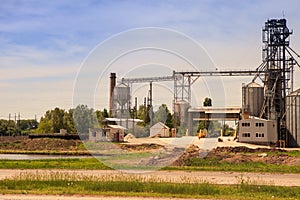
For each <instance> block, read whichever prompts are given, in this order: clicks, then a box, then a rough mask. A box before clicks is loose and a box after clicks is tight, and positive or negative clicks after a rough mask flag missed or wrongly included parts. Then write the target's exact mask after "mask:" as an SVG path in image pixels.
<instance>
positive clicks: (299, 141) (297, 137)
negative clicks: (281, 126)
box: [286, 89, 300, 147]
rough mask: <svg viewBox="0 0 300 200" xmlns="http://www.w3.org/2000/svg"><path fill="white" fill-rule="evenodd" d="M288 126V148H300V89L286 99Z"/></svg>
mask: <svg viewBox="0 0 300 200" xmlns="http://www.w3.org/2000/svg"><path fill="white" fill-rule="evenodd" d="M286 126H287V132H288V146H289V147H299V146H300V89H298V90H296V91H294V92H292V93H291V94H289V95H288V96H287V97H286Z"/></svg>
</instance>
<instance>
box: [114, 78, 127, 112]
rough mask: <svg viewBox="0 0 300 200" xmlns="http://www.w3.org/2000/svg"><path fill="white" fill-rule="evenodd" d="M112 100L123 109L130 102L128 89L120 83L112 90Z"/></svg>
mask: <svg viewBox="0 0 300 200" xmlns="http://www.w3.org/2000/svg"><path fill="white" fill-rule="evenodd" d="M114 100H115V101H116V102H117V103H118V104H119V105H120V106H121V107H123V106H124V105H125V104H127V103H128V102H129V100H130V87H128V86H127V85H126V84H124V83H121V84H119V85H117V86H116V87H115V88H114Z"/></svg>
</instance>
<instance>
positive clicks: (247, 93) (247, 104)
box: [242, 82, 264, 117]
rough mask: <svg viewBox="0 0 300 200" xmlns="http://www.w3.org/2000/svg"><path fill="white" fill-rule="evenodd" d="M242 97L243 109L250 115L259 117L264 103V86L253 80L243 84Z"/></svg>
mask: <svg viewBox="0 0 300 200" xmlns="http://www.w3.org/2000/svg"><path fill="white" fill-rule="evenodd" d="M242 99H243V100H242V103H243V105H242V109H243V111H247V112H248V113H249V114H250V115H251V116H256V117H259V116H260V112H261V109H262V106H263V103H264V88H263V87H262V86H261V85H259V84H258V83H255V82H251V83H249V84H247V85H245V84H243V88H242Z"/></svg>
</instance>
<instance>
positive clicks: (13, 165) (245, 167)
mask: <svg viewBox="0 0 300 200" xmlns="http://www.w3.org/2000/svg"><path fill="white" fill-rule="evenodd" d="M132 156H134V155H132ZM129 157H130V156H129ZM110 164H111V165H110V166H114V167H115V168H117V169H154V170H155V169H156V168H154V167H153V166H152V167H151V166H149V167H150V168H147V166H136V167H135V166H134V165H131V166H128V167H126V166H125V165H123V166H122V164H121V163H120V164H119V165H118V162H116V163H115V164H114V163H110ZM143 167H144V168H143ZM0 169H90V170H106V169H111V168H110V167H108V166H106V165H105V164H103V163H101V162H99V160H97V159H96V158H67V159H43V160H0ZM158 169H159V168H158ZM162 170H190V171H232V172H270V173H300V166H284V165H275V164H266V163H262V162H245V163H240V164H235V163H227V162H220V161H218V160H216V159H201V158H193V159H190V160H188V161H187V162H186V166H183V167H175V166H170V167H164V168H162Z"/></svg>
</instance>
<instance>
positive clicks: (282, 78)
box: [110, 19, 300, 147]
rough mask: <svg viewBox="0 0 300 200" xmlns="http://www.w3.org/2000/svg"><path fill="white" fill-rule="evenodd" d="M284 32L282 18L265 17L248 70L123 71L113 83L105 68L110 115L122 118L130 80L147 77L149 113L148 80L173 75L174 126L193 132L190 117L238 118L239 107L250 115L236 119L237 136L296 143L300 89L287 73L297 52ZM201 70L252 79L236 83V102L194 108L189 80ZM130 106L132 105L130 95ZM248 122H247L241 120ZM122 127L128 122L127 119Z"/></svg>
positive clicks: (125, 114)
mask: <svg viewBox="0 0 300 200" xmlns="http://www.w3.org/2000/svg"><path fill="white" fill-rule="evenodd" d="M290 35H292V31H290V30H289V28H288V27H287V20H286V19H269V20H267V21H266V22H265V24H264V27H263V29H262V39H263V40H262V42H263V49H262V58H263V59H262V64H261V65H259V66H258V67H255V68H254V70H226V71H222V70H216V71H180V72H177V71H173V74H172V75H170V76H162V77H137V78H124V77H123V78H122V79H121V80H120V83H119V84H118V85H117V86H116V74H115V73H111V77H110V79H111V84H110V113H111V115H112V116H113V117H117V118H122V119H126V120H127V121H128V119H129V111H130V109H132V107H133V105H132V103H131V99H132V95H131V87H132V84H136V83H145V82H149V86H150V87H149V91H148V94H147V95H148V96H147V97H145V99H144V105H145V106H147V108H149V109H150V114H152V113H153V110H152V109H153V107H152V98H153V97H152V83H153V82H161V81H173V82H174V98H173V111H174V127H175V128H178V127H180V128H181V129H182V128H183V129H186V130H187V133H188V135H195V134H196V133H195V130H194V128H193V122H194V121H196V120H221V121H226V120H234V121H238V120H240V118H241V113H243V114H244V115H245V114H248V115H249V116H250V117H248V118H243V119H242V120H240V121H239V123H238V125H239V131H238V135H237V136H238V137H239V141H240V142H251V143H266V144H271V143H274V144H277V145H279V143H280V144H283V146H287V147H299V146H300V125H299V124H300V121H299V120H300V117H299V116H300V110H299V106H300V97H299V96H300V95H299V90H296V91H294V88H293V86H294V81H293V79H294V77H293V76H294V70H295V67H297V66H298V67H300V65H299V63H298V62H297V60H296V59H295V57H298V58H299V57H300V55H299V54H297V53H296V52H295V51H294V50H293V49H292V48H291V47H290ZM204 76H205V77H209V76H211V77H213V76H252V77H253V80H252V81H251V82H250V83H248V84H243V85H242V107H241V108H238V109H235V108H229V107H228V108H214V107H212V108H211V109H210V110H209V109H207V108H201V109H198V108H195V107H192V106H191V97H192V95H191V86H192V84H193V83H194V82H195V81H197V79H198V78H199V77H204ZM258 82H259V83H260V84H259V83H258ZM134 106H135V107H136V108H137V100H136V98H135V104H134ZM205 109H207V110H205ZM152 117H153V116H150V119H152ZM249 123H250V126H245V124H247V125H248V124H249ZM256 124H258V126H256ZM262 124H263V126H259V125H262ZM243 125H244V126H243ZM151 126H152V124H151ZM125 127H126V128H128V125H126V126H125Z"/></svg>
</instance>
